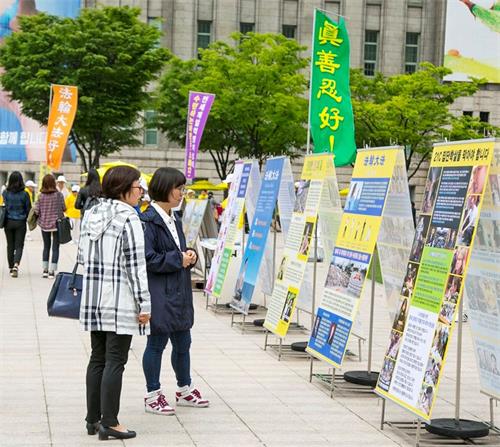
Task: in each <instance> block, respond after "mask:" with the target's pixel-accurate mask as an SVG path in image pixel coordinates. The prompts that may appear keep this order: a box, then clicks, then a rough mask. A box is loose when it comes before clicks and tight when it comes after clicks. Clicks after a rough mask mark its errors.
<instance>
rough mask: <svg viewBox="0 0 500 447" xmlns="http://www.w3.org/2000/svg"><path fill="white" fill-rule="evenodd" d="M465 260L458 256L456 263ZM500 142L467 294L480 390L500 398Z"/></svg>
mask: <svg viewBox="0 0 500 447" xmlns="http://www.w3.org/2000/svg"><path fill="white" fill-rule="evenodd" d="M464 253H465V250H464ZM463 262H465V258H464V257H461V258H457V260H456V264H458V265H459V264H460V263H463ZM499 265H500V143H499V142H497V143H496V144H495V150H494V155H493V161H492V163H491V168H490V174H489V176H488V183H487V185H486V190H485V195H484V198H483V208H482V210H481V218H480V220H479V224H478V227H477V233H476V240H475V241H474V249H473V250H472V254H471V258H470V265H469V271H468V274H467V281H466V283H465V297H466V302H467V315H468V316H469V321H470V327H471V332H472V340H473V341H474V347H475V350H476V360H477V366H478V369H479V379H480V382H481V391H482V392H483V393H485V394H487V395H488V396H491V397H495V398H496V399H500V274H499V273H500V272H499V267H498V266H499Z"/></svg>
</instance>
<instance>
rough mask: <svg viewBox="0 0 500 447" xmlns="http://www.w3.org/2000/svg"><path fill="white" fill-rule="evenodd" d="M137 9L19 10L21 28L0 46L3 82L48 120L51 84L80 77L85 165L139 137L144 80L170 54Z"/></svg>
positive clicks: (76, 133)
mask: <svg viewBox="0 0 500 447" xmlns="http://www.w3.org/2000/svg"><path fill="white" fill-rule="evenodd" d="M139 14H140V9H138V8H128V7H119V8H118V7H106V8H101V9H83V10H82V11H81V14H80V16H79V17H78V18H76V19H71V18H61V17H55V16H50V15H47V14H39V15H34V16H26V17H21V19H20V25H21V31H19V32H17V33H14V34H13V35H12V36H10V37H8V38H7V39H6V40H5V43H4V45H3V46H2V47H1V48H0V65H2V66H3V67H4V69H5V72H4V73H3V74H2V76H1V77H0V82H1V84H2V86H3V88H4V89H5V90H7V91H8V92H10V95H11V97H12V99H15V100H17V101H19V102H20V103H21V104H22V110H23V113H24V114H25V115H27V116H29V117H31V118H33V119H35V120H36V121H38V122H39V123H41V124H44V125H46V124H47V121H48V110H49V94H50V85H51V84H63V85H76V86H77V87H78V90H79V99H78V112H77V115H76V119H75V122H74V125H73V129H72V131H71V136H70V141H71V142H73V143H74V144H75V146H76V149H77V151H78V154H79V155H80V158H81V163H82V168H83V169H84V170H88V169H89V168H90V167H98V166H99V161H100V157H101V156H105V155H108V154H111V153H112V152H115V151H118V150H120V148H122V147H123V146H128V145H135V144H139V143H140V141H139V140H138V135H139V133H140V132H141V130H142V126H141V125H140V122H141V112H142V111H143V110H144V109H145V108H146V106H147V104H148V103H149V102H150V93H148V91H147V89H146V87H147V85H148V83H150V82H151V81H154V80H155V79H156V78H157V77H158V75H159V72H160V71H161V68H162V66H163V64H164V62H166V61H167V60H168V59H169V57H170V55H169V52H168V51H167V50H165V49H161V48H158V47H157V43H158V40H159V38H160V32H159V31H158V30H157V29H156V28H155V27H154V26H149V25H147V24H145V23H143V22H141V21H140V20H139Z"/></svg>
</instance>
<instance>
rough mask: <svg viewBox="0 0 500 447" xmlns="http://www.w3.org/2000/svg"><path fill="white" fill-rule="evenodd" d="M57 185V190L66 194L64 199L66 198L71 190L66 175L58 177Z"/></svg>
mask: <svg viewBox="0 0 500 447" xmlns="http://www.w3.org/2000/svg"><path fill="white" fill-rule="evenodd" d="M56 186H57V190H58V191H59V192H60V193H61V194H62V195H63V196H64V200H66V197H68V196H69V195H70V192H69V189H68V188H67V186H66V177H64V175H60V176H59V177H57V180H56Z"/></svg>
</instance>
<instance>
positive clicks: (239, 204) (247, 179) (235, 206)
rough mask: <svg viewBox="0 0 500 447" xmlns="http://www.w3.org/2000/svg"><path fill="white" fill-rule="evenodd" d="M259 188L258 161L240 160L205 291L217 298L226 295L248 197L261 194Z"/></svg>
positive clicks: (235, 169) (235, 170) (236, 165)
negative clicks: (252, 194) (225, 288)
mask: <svg viewBox="0 0 500 447" xmlns="http://www.w3.org/2000/svg"><path fill="white" fill-rule="evenodd" d="M259 187H260V173H259V166H258V164H257V162H256V161H245V162H243V161H237V162H236V164H235V167H234V177H233V182H232V183H231V187H230V189H229V197H228V203H227V207H226V210H225V211H224V214H223V218H222V224H221V227H220V230H219V235H218V237H217V246H216V249H215V253H214V256H213V258H212V265H211V267H210V272H209V274H208V278H207V283H206V286H205V292H207V293H208V294H209V295H211V296H213V297H214V298H220V297H221V296H222V289H223V287H224V282H225V280H226V275H227V272H228V269H229V264H230V262H231V259H232V258H233V256H232V255H233V252H234V250H235V244H236V240H237V239H238V232H239V230H240V228H239V223H240V219H241V216H242V213H243V210H244V208H245V200H246V198H247V195H248V194H249V192H250V190H256V191H258V190H259ZM249 214H250V213H249ZM252 217H253V214H252Z"/></svg>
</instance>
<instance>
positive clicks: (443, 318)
mask: <svg viewBox="0 0 500 447" xmlns="http://www.w3.org/2000/svg"><path fill="white" fill-rule="evenodd" d="M456 307H457V305H456V304H454V303H452V302H450V301H445V302H444V303H443V304H442V306H441V310H440V312H439V316H438V321H440V322H441V323H444V324H451V323H452V321H453V319H454V316H455V309H456Z"/></svg>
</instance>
